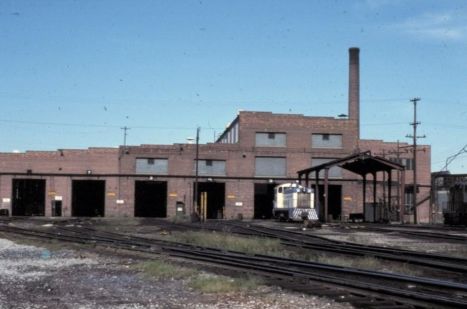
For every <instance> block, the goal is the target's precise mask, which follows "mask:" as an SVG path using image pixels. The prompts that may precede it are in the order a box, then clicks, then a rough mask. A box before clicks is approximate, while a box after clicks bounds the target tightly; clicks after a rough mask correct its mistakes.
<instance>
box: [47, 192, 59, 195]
mask: <svg viewBox="0 0 467 309" xmlns="http://www.w3.org/2000/svg"><path fill="white" fill-rule="evenodd" d="M47 194H48V195H57V192H55V191H49V192H48V193H47Z"/></svg>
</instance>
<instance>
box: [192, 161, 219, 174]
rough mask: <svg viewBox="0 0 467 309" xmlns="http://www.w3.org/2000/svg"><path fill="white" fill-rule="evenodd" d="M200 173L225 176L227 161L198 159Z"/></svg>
mask: <svg viewBox="0 0 467 309" xmlns="http://www.w3.org/2000/svg"><path fill="white" fill-rule="evenodd" d="M195 168H196V165H195ZM198 174H199V175H211V176H225V161H223V160H198Z"/></svg>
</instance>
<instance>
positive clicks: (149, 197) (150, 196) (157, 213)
mask: <svg viewBox="0 0 467 309" xmlns="http://www.w3.org/2000/svg"><path fill="white" fill-rule="evenodd" d="M135 217H158V218H165V217H167V182H165V181H135Z"/></svg>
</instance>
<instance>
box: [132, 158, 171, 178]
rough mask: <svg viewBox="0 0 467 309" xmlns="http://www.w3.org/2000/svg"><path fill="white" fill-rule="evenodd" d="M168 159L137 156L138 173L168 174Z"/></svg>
mask: <svg viewBox="0 0 467 309" xmlns="http://www.w3.org/2000/svg"><path fill="white" fill-rule="evenodd" d="M167 173H168V160H167V159H161V158H137V159H136V174H153V175H166V174H167Z"/></svg>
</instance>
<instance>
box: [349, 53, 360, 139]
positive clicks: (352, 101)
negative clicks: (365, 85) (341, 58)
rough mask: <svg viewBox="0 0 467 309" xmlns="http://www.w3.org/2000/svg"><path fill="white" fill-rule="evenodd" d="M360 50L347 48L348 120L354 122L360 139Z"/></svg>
mask: <svg viewBox="0 0 467 309" xmlns="http://www.w3.org/2000/svg"><path fill="white" fill-rule="evenodd" d="M359 54H360V49H358V48H357V47H351V48H349V119H350V120H355V122H356V125H357V138H360V59H359Z"/></svg>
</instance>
